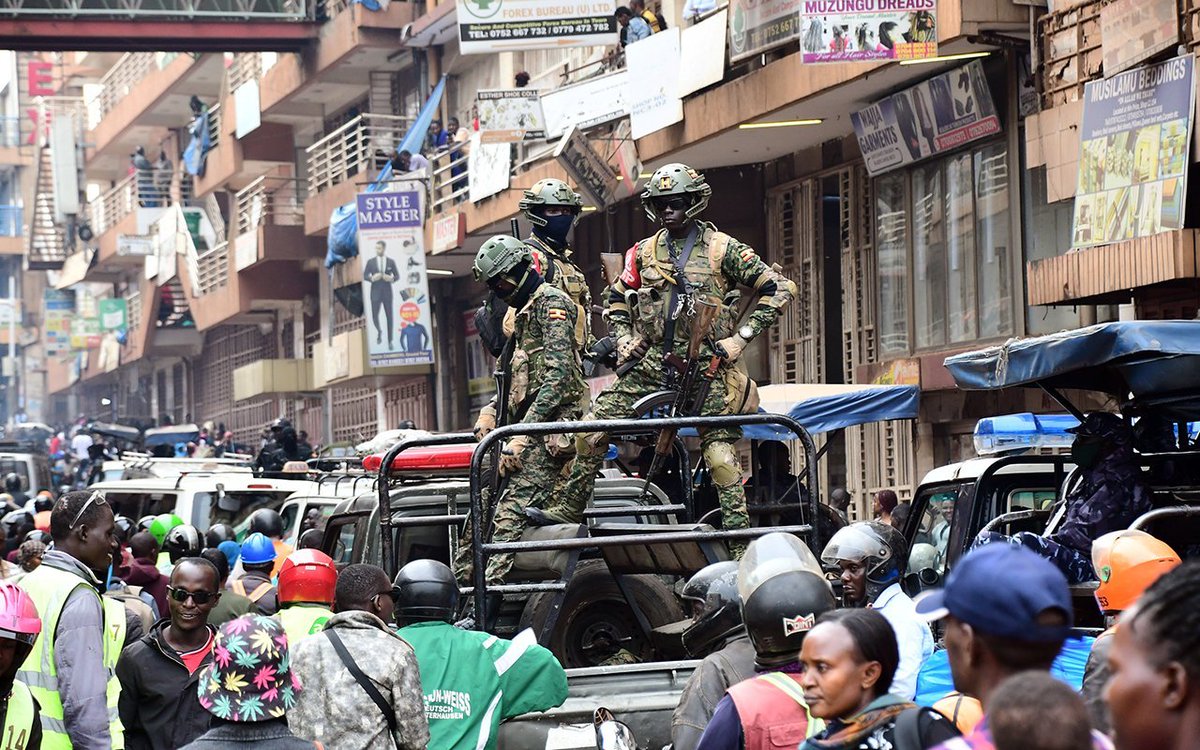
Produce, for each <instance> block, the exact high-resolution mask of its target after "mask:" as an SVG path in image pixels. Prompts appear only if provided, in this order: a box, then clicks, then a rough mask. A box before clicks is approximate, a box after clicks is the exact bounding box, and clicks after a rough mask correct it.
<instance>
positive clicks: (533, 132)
mask: <svg viewBox="0 0 1200 750" xmlns="http://www.w3.org/2000/svg"><path fill="white" fill-rule="evenodd" d="M475 109H476V111H477V112H478V113H479V132H480V133H481V140H482V142H483V143H489V144H490V143H518V142H520V141H533V140H538V139H541V138H545V137H546V117H545V115H543V114H542V101H541V98H540V97H539V94H538V90H537V89H530V88H524V89H497V90H491V91H480V92H478V93H477V94H475Z"/></svg>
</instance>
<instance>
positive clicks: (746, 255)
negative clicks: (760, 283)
mask: <svg viewBox="0 0 1200 750" xmlns="http://www.w3.org/2000/svg"><path fill="white" fill-rule="evenodd" d="M753 258H754V251H753V250H751V249H750V248H748V247H747V248H745V249H743V250H742V262H743V263H749V262H750V261H751V260H752V259H753Z"/></svg>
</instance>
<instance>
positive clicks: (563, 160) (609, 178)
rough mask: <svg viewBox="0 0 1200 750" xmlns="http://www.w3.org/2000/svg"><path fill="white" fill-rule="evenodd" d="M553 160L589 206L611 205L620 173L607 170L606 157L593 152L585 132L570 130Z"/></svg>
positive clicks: (602, 206) (556, 150)
mask: <svg viewBox="0 0 1200 750" xmlns="http://www.w3.org/2000/svg"><path fill="white" fill-rule="evenodd" d="M554 158H555V159H556V160H557V161H558V163H559V164H560V165H561V166H562V168H563V170H564V171H566V173H567V174H568V175H570V176H571V179H572V180H574V181H575V184H577V185H578V186H579V190H580V191H581V192H582V193H583V196H584V198H586V199H587V201H588V203H590V204H591V205H593V206H595V207H596V208H604V207H605V206H607V205H608V204H609V203H611V202H612V200H613V196H614V195H615V194H616V192H617V186H618V185H620V184H621V180H618V179H617V173H616V172H614V171H613V170H612V167H610V166H608V162H606V161H605V160H604V157H602V156H600V154H598V153H596V149H594V148H592V144H591V143H590V142H589V141H588V139H587V136H585V135H584V134H583V131H582V130H580V129H579V128H571V131H570V132H569V133H567V134H566V135H564V136H563V138H562V140H561V141H559V144H558V148H556V149H555V150H554Z"/></svg>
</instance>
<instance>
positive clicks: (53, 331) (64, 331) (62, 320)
mask: <svg viewBox="0 0 1200 750" xmlns="http://www.w3.org/2000/svg"><path fill="white" fill-rule="evenodd" d="M73 317H75V292H74V291H73V290H63V291H60V290H58V289H46V290H45V291H43V292H42V340H43V341H44V342H45V344H46V356H47V357H55V356H59V355H62V354H66V353H67V352H69V351H71V318H73Z"/></svg>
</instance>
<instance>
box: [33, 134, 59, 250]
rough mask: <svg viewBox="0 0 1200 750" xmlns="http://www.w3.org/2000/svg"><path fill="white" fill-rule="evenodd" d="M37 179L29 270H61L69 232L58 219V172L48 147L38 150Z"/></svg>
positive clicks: (40, 147) (38, 148)
mask: <svg viewBox="0 0 1200 750" xmlns="http://www.w3.org/2000/svg"><path fill="white" fill-rule="evenodd" d="M36 148H37V150H38V158H37V167H36V169H37V180H36V182H35V187H34V195H33V215H32V216H31V217H30V219H29V247H28V248H27V255H28V256H29V268H30V270H35V271H57V270H58V269H60V268H62V265H63V261H64V260H66V259H67V251H68V248H67V242H66V229H65V228H64V227H62V226H60V225H59V224H57V223H55V220H54V170H53V167H52V161H51V160H52V155H51V153H50V147H49V146H48V145H44V144H39V145H38V146H37V147H36Z"/></svg>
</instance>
